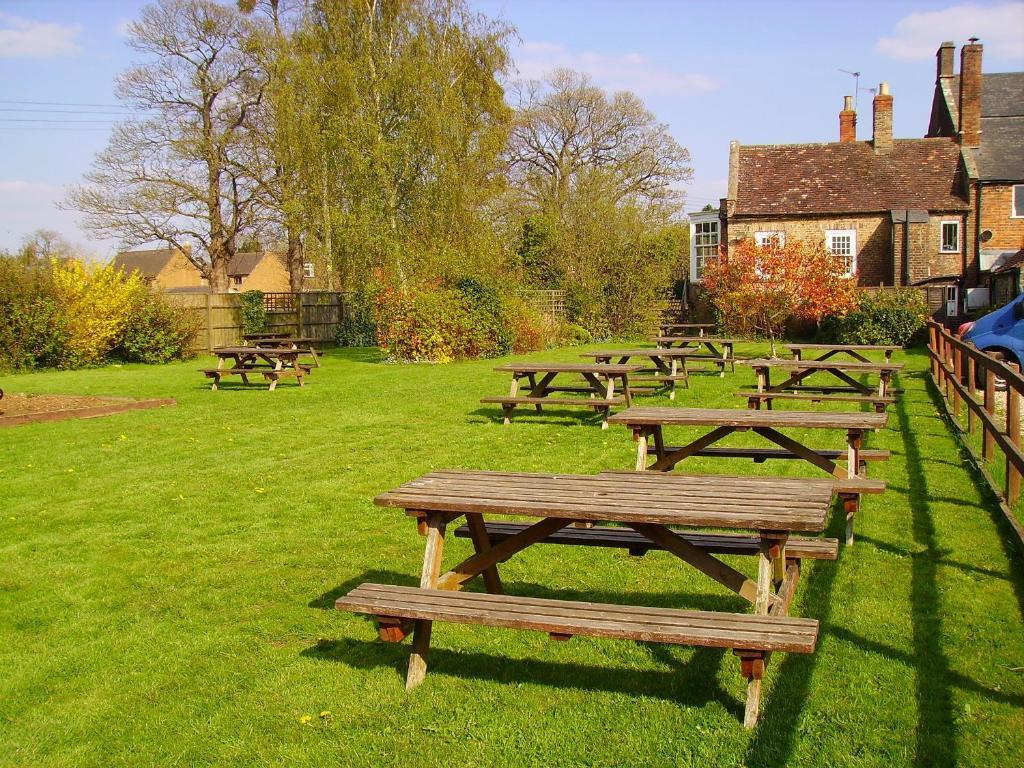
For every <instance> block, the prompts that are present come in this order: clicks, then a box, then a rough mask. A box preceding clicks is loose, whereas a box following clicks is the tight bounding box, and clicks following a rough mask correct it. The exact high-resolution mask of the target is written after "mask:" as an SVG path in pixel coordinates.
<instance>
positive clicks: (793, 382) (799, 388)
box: [741, 358, 903, 412]
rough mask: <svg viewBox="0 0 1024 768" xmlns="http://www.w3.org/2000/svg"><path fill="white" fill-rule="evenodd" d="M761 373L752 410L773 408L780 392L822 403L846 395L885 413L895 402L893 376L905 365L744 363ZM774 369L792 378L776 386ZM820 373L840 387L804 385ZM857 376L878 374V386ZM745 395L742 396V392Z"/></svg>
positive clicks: (805, 361) (790, 362) (852, 400)
mask: <svg viewBox="0 0 1024 768" xmlns="http://www.w3.org/2000/svg"><path fill="white" fill-rule="evenodd" d="M743 362H744V364H745V365H749V366H750V367H751V368H753V369H754V371H755V372H756V374H757V394H756V395H753V394H747V395H746V396H747V397H748V399H749V403H750V405H751V406H752V407H759V406H760V403H761V401H765V402H766V403H767V404H768V406H769V407H771V403H772V400H776V399H780V398H779V397H778V394H779V393H785V392H791V393H792V394H793V395H796V397H790V398H787V399H792V400H808V401H811V402H816V401H817V402H820V401H826V400H829V399H832V398H830V397H823V395H827V396H832V395H845V397H844V400H846V401H848V402H862V403H870V404H872V405H874V406H875V410H877V411H879V412H884V410H885V407H886V406H887V405H889V404H890V403H892V402H894V399H893V398H892V396H891V395H892V394H894V393H895V392H896V390H892V389H890V387H889V383H890V381H891V380H892V376H893V374H895V373H897V372H898V371H901V370H903V364H902V363H871V362H868V363H864V362H860V361H856V362H844V361H840V360H783V359H774V360H765V359H761V358H758V359H754V360H745V361H743ZM772 369H778V370H781V371H784V372H786V373H788V374H789V378H787V379H786V380H785V381H783V382H781V383H777V384H772V380H771V373H772ZM817 373H827V374H830V375H831V376H832V377H833V378H836V379H838V380H839V382H840V383H839V384H831V385H822V384H817V385H811V384H804V383H802V382H804V380H805V379H807V378H808V377H809V376H812V375H814V374H817ZM853 374H869V375H870V374H876V375H877V376H878V385H877V386H875V387H872V386H870V385H868V384H865V383H863V382H861V381H858V380H857V379H855V378H854V377H853ZM741 394H742V393H741Z"/></svg>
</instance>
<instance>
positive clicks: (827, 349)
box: [784, 344, 903, 363]
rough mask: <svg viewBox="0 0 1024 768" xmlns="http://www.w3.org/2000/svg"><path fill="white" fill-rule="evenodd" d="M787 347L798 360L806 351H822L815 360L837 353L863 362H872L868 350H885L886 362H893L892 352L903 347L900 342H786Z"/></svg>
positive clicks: (826, 358) (824, 358)
mask: <svg viewBox="0 0 1024 768" xmlns="http://www.w3.org/2000/svg"><path fill="white" fill-rule="evenodd" d="M784 347H785V349H788V350H789V351H790V352H792V353H793V357H794V358H795V359H797V360H803V359H804V357H803V353H804V352H814V351H817V352H821V353H822V354H820V355H818V356H817V357H815V358H813V359H814V360H828V359H829V358H830V357H834V356H835V355H843V354H845V355H849V356H850V357H852V358H853V359H854V360H856V361H858V362H861V363H870V362H871V360H869V359H868V358H867V357H866V356H865V353H866V352H883V353H885V362H887V363H891V362H892V353H893V352H895V351H896V350H898V349H903V347H901V346H899V345H898V344H786V345H784Z"/></svg>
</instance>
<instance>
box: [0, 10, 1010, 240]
mask: <svg viewBox="0 0 1024 768" xmlns="http://www.w3.org/2000/svg"><path fill="white" fill-rule="evenodd" d="M471 2H472V4H473V6H474V7H475V8H477V9H479V10H480V11H482V12H484V13H486V14H488V15H491V16H501V17H503V18H504V19H506V20H507V21H510V22H511V23H512V24H513V25H515V27H517V29H518V31H519V38H520V40H519V41H518V42H517V43H516V45H515V48H514V51H513V54H514V57H515V60H516V63H517V66H518V68H519V71H520V73H521V75H522V76H524V77H539V76H541V75H542V74H543V73H544V72H545V71H548V70H550V69H552V68H553V67H556V66H570V67H573V68H575V69H579V70H583V71H586V72H589V73H590V74H591V75H592V76H593V78H594V79H595V80H596V81H597V82H598V83H599V84H600V85H602V86H604V87H606V88H609V89H619V88H626V89H629V90H633V91H636V92H637V93H638V94H639V95H640V96H641V97H642V98H643V99H644V100H645V101H646V103H647V105H648V106H649V107H650V108H651V110H652V111H653V112H654V113H655V114H656V115H657V116H658V118H659V119H660V120H661V121H662V122H665V123H667V124H668V125H669V128H670V131H671V132H672V134H673V135H674V136H675V137H676V139H677V140H678V141H679V142H680V143H682V144H683V146H685V147H687V148H688V149H689V150H690V152H691V155H692V158H693V167H694V171H695V178H694V181H693V183H692V184H691V185H690V186H689V187H688V189H687V191H688V193H689V201H688V205H687V208H688V209H694V208H700V207H701V206H703V205H704V203H706V202H716V201H717V199H718V198H719V197H720V196H722V195H723V194H724V192H725V178H726V170H727V158H728V144H729V140H730V139H733V138H736V139H739V140H740V141H742V142H744V143H782V142H808V141H833V140H835V139H836V138H837V134H838V117H837V113H838V111H839V109H840V107H841V105H842V97H843V95H844V94H852V92H853V90H852V78H851V77H850V76H849V75H845V74H843V73H841V72H839V70H840V69H848V70H859V71H860V72H861V73H862V77H861V81H860V82H861V86H862V87H864V88H870V87H874V86H877V84H878V83H879V82H880V81H883V80H884V81H887V82H888V83H889V84H890V89H891V92H892V93H893V95H894V97H895V104H894V127H895V132H896V135H897V136H904V137H915V136H921V135H923V133H924V131H925V130H926V128H927V123H928V114H929V105H930V102H931V95H932V89H933V84H934V75H935V72H934V70H935V64H934V53H935V49H936V48H937V47H938V44H939V43H940V42H941V41H943V40H947V39H948V40H954V41H956V42H957V43H958V44H960V43H963V42H964V41H965V40H966V39H967V38H968V37H970V36H972V35H976V36H978V37H980V38H981V41H982V42H983V43H984V45H985V59H984V69H985V71H987V72H998V71H1008V70H1020V69H1022V68H1024V2H1019V1H1014V2H975V3H956V2H884V1H882V0H877V1H875V2H871V1H868V2H865V1H864V0H861V2H839V1H836V2H754V1H753V0H747V1H745V2H744V1H739V2H737V0H732V2H721V1H720V0H719V1H716V2H703V1H697V2H681V1H677V2H672V1H670V0H646V1H645V0H635V1H634V2H625V1H624V0H620V1H619V2H609V1H605V2H593V1H592V2H582V1H578V0H471ZM144 4H145V3H144V2H136V1H134V0H77V1H75V0H0V102H2V103H0V147H2V150H0V248H15V247H17V245H18V244H19V242H20V240H21V238H22V236H23V235H24V234H25V233H27V232H30V231H32V230H33V229H36V228H39V227H46V228H51V229H57V230H58V231H60V232H62V233H63V234H65V235H66V236H67V237H69V238H70V239H71V240H72V241H75V242H78V243H81V244H82V245H83V246H85V247H86V248H87V249H88V250H91V251H93V252H94V253H95V254H96V255H97V256H98V257H100V258H106V257H108V256H109V255H110V254H111V252H112V249H113V247H114V245H115V244H114V243H110V242H97V241H90V240H89V239H88V235H87V234H86V233H85V232H84V231H83V230H81V229H80V228H79V226H78V219H79V217H78V216H77V215H76V214H74V213H71V212H67V211H58V210H57V209H56V208H55V202H56V201H58V200H60V199H61V198H62V197H63V194H64V192H63V190H64V188H65V187H66V186H67V185H69V184H73V183H75V182H77V181H78V180H79V179H80V178H81V175H82V173H83V172H84V171H85V170H86V169H87V168H88V166H89V163H90V161H91V159H92V157H93V155H94V154H95V153H96V151H97V150H99V149H101V148H102V147H103V145H104V144H105V142H106V135H107V130H108V127H109V124H108V123H106V122H103V121H106V120H112V119H116V118H117V115H116V114H95V115H82V114H70V113H63V112H28V111H25V110H28V109H48V110H60V109H72V110H74V109H84V108H78V107H67V106H64V105H67V104H96V105H100V106H97V107H93V108H91V109H92V110H94V111H96V112H101V111H104V110H114V111H116V107H106V106H103V105H114V104H116V101H115V99H114V96H113V78H114V76H115V75H116V74H117V73H118V72H119V71H121V70H123V69H124V68H125V67H127V66H128V65H129V64H130V63H131V61H132V57H133V56H134V54H133V52H132V51H130V50H129V49H128V47H127V46H126V45H125V39H124V36H123V33H122V30H123V26H124V24H125V23H126V22H127V21H129V20H131V19H132V18H134V17H135V16H136V15H137V14H138V10H139V8H141V7H142V6H143V5H144ZM11 102H52V104H49V105H42V104H31V105H28V104H21V103H11ZM870 105H871V94H870V93H868V92H862V93H861V94H860V115H861V116H860V120H859V137H860V138H861V139H868V138H870V133H871V116H870V115H871V106H870ZM41 119H46V120H82V121H85V120H89V121H96V122H75V123H59V124H54V123H40V122H24V121H28V120H41Z"/></svg>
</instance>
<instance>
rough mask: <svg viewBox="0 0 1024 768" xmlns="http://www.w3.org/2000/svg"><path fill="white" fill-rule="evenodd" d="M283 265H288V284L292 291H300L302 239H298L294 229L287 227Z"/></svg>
mask: <svg viewBox="0 0 1024 768" xmlns="http://www.w3.org/2000/svg"><path fill="white" fill-rule="evenodd" d="M284 261H285V265H286V266H287V267H288V286H289V288H291V291H292V293H301V292H302V277H303V260H302V241H301V240H299V237H298V235H297V234H296V232H295V230H294V229H292V228H291V227H288V244H287V246H286V250H285V255H284Z"/></svg>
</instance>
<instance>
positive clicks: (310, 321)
mask: <svg viewBox="0 0 1024 768" xmlns="http://www.w3.org/2000/svg"><path fill="white" fill-rule="evenodd" d="M167 298H168V299H169V300H170V301H172V302H174V303H175V304H177V305H178V306H179V307H183V308H185V309H188V310H190V311H191V312H193V313H194V314H195V316H196V319H197V320H198V321H199V326H200V330H199V333H198V334H197V335H196V340H195V345H194V349H195V350H196V351H202V350H206V351H209V350H212V349H213V348H214V347H228V346H231V345H233V344H238V343H240V342H241V341H242V317H241V311H240V310H241V299H240V298H239V294H237V293H168V294H167ZM264 306H266V307H267V327H266V329H265V330H266V331H267V332H268V333H292V334H295V335H298V336H308V337H310V338H315V339H320V340H322V341H323V342H324V343H333V342H334V337H335V333H336V332H337V329H338V325H339V324H340V323H341V321H342V319H343V318H344V316H345V313H346V312H347V311H348V307H347V304H346V302H345V296H344V294H341V293H335V292H331V291H310V292H306V293H268V294H265V296H264Z"/></svg>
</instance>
